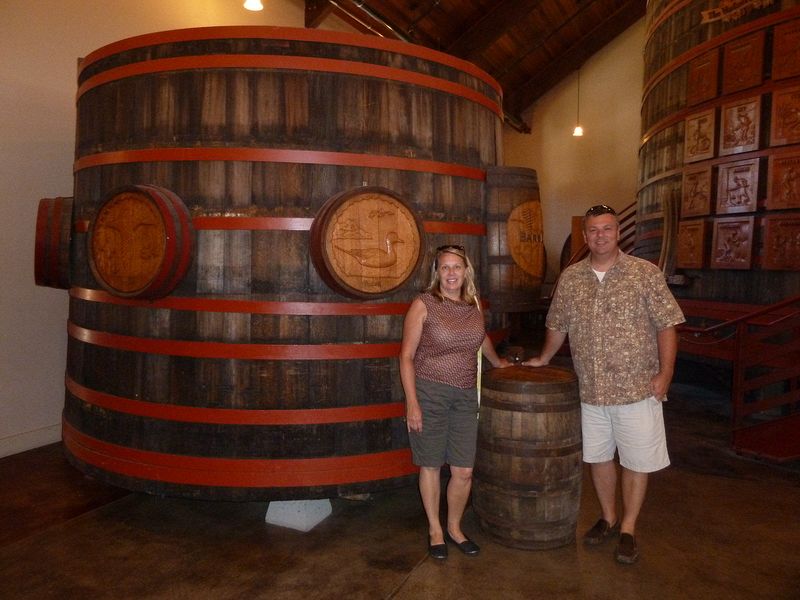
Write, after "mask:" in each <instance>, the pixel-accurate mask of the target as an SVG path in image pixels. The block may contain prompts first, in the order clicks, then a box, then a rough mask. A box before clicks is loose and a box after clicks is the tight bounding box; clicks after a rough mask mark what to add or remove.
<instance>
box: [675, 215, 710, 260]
mask: <svg viewBox="0 0 800 600" xmlns="http://www.w3.org/2000/svg"><path fill="white" fill-rule="evenodd" d="M707 230H708V227H707V226H706V222H705V221H703V220H699V219H695V220H692V221H681V224H680V226H679V228H678V257H677V262H676V266H677V267H679V268H681V269H702V268H703V267H704V266H705V245H706V231H707Z"/></svg>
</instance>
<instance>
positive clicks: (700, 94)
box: [686, 48, 719, 106]
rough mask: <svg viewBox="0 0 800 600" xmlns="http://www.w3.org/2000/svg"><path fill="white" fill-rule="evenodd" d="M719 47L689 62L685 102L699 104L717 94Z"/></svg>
mask: <svg viewBox="0 0 800 600" xmlns="http://www.w3.org/2000/svg"><path fill="white" fill-rule="evenodd" d="M718 78H719V48H714V49H713V50H710V51H709V52H706V53H705V54H703V55H702V56H698V57H697V58H695V59H694V60H693V61H691V62H690V63H689V80H688V83H687V86H686V104H687V105H689V106H691V105H693V104H700V103H701V102H705V101H706V100H711V99H712V98H714V97H716V95H717V80H718Z"/></svg>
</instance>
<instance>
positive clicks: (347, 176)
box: [63, 27, 502, 499]
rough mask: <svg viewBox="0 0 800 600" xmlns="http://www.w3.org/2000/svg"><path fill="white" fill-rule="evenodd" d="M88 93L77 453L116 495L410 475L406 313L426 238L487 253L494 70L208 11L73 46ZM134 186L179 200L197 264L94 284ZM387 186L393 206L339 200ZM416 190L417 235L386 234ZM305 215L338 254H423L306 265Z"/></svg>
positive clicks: (82, 98)
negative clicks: (111, 209) (183, 24)
mask: <svg viewBox="0 0 800 600" xmlns="http://www.w3.org/2000/svg"><path fill="white" fill-rule="evenodd" d="M78 85H79V87H78V97H77V119H78V122H77V128H76V131H77V139H76V162H75V166H74V170H75V190H74V197H75V219H76V220H77V222H78V223H79V224H80V226H79V227H78V228H77V232H76V234H75V237H76V239H75V243H74V248H75V250H74V258H73V261H74V264H73V270H74V274H75V276H74V279H73V281H72V288H71V302H70V320H69V329H68V333H69V348H68V363H67V378H66V380H67V393H66V403H65V409H64V424H63V431H64V440H65V445H66V448H67V451H68V453H69V456H70V459H71V460H72V461H73V462H74V463H75V464H76V465H77V466H78V467H79V468H81V469H83V470H84V471H86V472H88V473H90V474H92V475H94V476H96V477H99V478H101V479H104V480H106V481H109V482H111V483H115V484H117V485H121V486H123V487H127V488H130V489H135V490H142V491H146V492H152V493H158V494H173V495H183V496H190V497H201V498H210V499H292V498H316V497H331V496H336V495H339V494H345V495H346V494H354V493H364V492H370V491H375V490H380V489H384V488H388V487H394V486H398V485H403V484H407V483H409V482H411V481H412V480H413V478H414V476H415V475H416V469H415V467H414V465H413V464H412V463H411V459H410V451H409V449H408V440H407V434H406V428H405V425H404V423H403V421H402V416H403V414H404V405H403V394H402V389H401V386H400V378H399V372H398V366H397V354H398V350H399V344H400V339H401V337H402V321H403V315H404V314H405V311H406V309H407V307H408V305H409V303H410V301H411V300H412V299H413V297H414V295H415V294H416V293H417V291H418V290H419V289H420V288H421V287H422V286H423V284H424V283H425V280H426V279H427V273H426V272H425V271H426V270H425V269H424V268H421V267H420V266H418V265H420V264H421V263H422V262H427V261H425V259H426V258H427V256H425V255H424V254H425V249H426V248H428V247H435V246H437V245H440V244H443V243H458V244H463V245H464V246H465V247H466V248H467V250H468V252H469V253H470V255H471V256H472V257H474V258H475V260H476V262H477V263H478V265H477V268H478V269H479V270H480V269H481V266H482V265H481V264H480V263H481V258H480V257H481V248H482V245H483V240H484V236H485V231H486V227H485V224H484V221H483V217H484V208H483V184H484V179H485V169H486V167H487V166H488V165H492V164H494V163H495V162H496V161H497V156H498V150H497V147H496V139H497V137H496V135H495V132H496V131H497V129H498V128H499V126H500V125H501V122H502V121H501V116H502V109H501V92H500V88H499V86H498V85H497V83H496V82H494V81H493V80H492V79H491V78H490V77H488V76H487V75H486V74H485V73H483V72H482V71H480V70H478V69H476V68H475V67H474V66H473V65H471V64H470V63H467V62H464V61H461V60H459V59H456V58H454V57H451V56H448V55H445V54H442V53H439V52H435V51H431V50H428V49H425V48H421V47H417V46H413V45H410V44H405V43H401V42H395V41H389V40H383V39H380V38H376V37H372V36H360V35H350V34H342V33H335V32H326V31H319V30H305V29H302V30H301V29H283V28H274V27H215V28H202V29H188V30H179V31H168V32H162V33H156V34H148V35H144V36H140V37H136V38H131V39H126V40H122V41H120V42H116V43H113V44H110V45H109V46H106V47H104V48H101V49H99V50H97V51H95V52H93V53H91V54H90V55H89V56H87V57H86V58H85V59H83V60H82V61H81V65H80V71H79V75H78ZM130 186H151V187H147V188H146V189H148V190H151V189H153V186H154V187H155V188H158V189H159V190H165V192H164V193H165V194H166V195H167V196H168V197H169V195H174V196H175V197H177V198H179V199H180V200H181V201H182V203H183V204H184V205H185V206H186V209H187V211H188V214H189V218H190V224H191V230H193V231H194V241H195V243H194V244H193V245H192V248H191V257H190V260H189V264H188V267H187V268H186V270H185V273H184V274H183V276H182V277H180V278H175V277H173V275H172V273H171V272H169V273H168V272H167V271H166V270H165V269H164V268H158V269H156V274H157V275H158V273H160V274H161V275H163V277H158V278H160V279H164V280H168V281H170V282H173V281H174V282H175V283H176V285H175V287H174V289H172V291H171V292H169V294H168V295H166V296H164V297H161V298H153V296H154V295H156V294H152V293H149V292H148V293H147V294H145V295H146V296H148V297H147V298H145V297H142V296H140V295H139V294H138V293H134V294H128V293H126V292H125V290H124V289H122V287H124V286H122V285H113V283H114V282H113V281H112V282H111V283H112V285H108V281H106V282H105V283H106V285H102V283H101V282H100V281H99V280H98V276H99V275H100V274H99V272H98V271H97V269H96V268H94V269H93V268H92V266H91V262H92V260H93V259H96V258H97V257H96V256H95V257H92V256H91V254H92V246H91V245H90V244H88V240H87V237H88V236H87V232H89V231H92V230H93V228H95V227H96V226H97V223H98V220H99V219H101V217H102V214H101V213H102V206H103V202H104V199H105V198H107V197H108V195H109V194H112V193H113V191H114V190H118V189H130ZM376 189H380V190H384V191H385V192H386V198H390V199H394V200H397V204H396V205H395V204H392V203H391V201H387V203H388V204H386V203H384V204H381V205H380V206H377V207H374V210H363V211H362V210H361V208H360V205H358V206H355V207H354V206H353V205H352V204H351V205H348V206H347V207H345V208H347V209H348V210H350V209H352V210H351V212H346V214H343V215H342V214H339V213H336V214H334V213H332V212H329V211H327V210H326V209H325V208H324V207H326V206H328V207H330V206H331V204H329V202H330V201H331V200H332V199H335V198H341V197H342V194H345V196H346V197H348V198H353V197H356V196H358V194H359V193H360V192H362V191H369V190H376ZM401 206H402V207H403V209H404V210H405V211H406V212H405V213H404V215H405V216H404V218H405V224H406V225H408V229H406V230H401V229H397V228H396V227H399V221H394V222H393V224H392V227H393V228H390V229H385V230H383V229H381V227H384V226H386V223H387V219H389V217H386V218H384V217H385V216H386V215H387V214H388V213H389V212H391V211H393V210H395V209H397V210H398V211H400V207H401ZM398 214H399V213H398ZM389 220H391V219H389ZM330 223H332V225H331V227H325V226H324V225H326V224H330ZM412 223H414V224H417V225H419V227H416V228H412V227H411V225H412ZM314 224H317V225H319V227H318V229H320V230H321V231H322V232H323V233H322V234H321V236H320V237H319V238H318V242H319V245H318V247H319V248H324V249H325V251H326V252H327V254H328V256H329V257H330V256H333V257H334V258H337V257H338V258H342V257H343V256H344V255H345V254H347V253H348V252H349V253H350V254H349V256H351V257H352V260H356V259H355V255H354V252H355V251H356V250H358V251H362V250H364V251H366V250H379V249H380V248H382V247H383V248H384V249H385V248H386V241H387V240H389V241H391V243H395V242H396V241H397V240H395V239H394V237H393V236H392V235H390V233H396V234H397V235H398V238H403V241H404V243H405V245H404V246H403V248H404V252H405V251H407V250H408V251H410V253H409V255H408V257H407V258H408V260H406V262H404V263H403V264H404V268H403V269H402V270H396V271H392V270H391V269H390V267H389V266H388V265H387V264H384V263H381V262H378V263H375V264H373V263H371V262H368V263H364V264H361V265H360V267H359V268H360V269H361V270H360V271H359V272H358V273H357V274H356V275H354V274H353V270H352V269H353V268H354V264H355V263H353V262H352V260H351V259H347V260H350V261H351V262H346V261H345V263H342V264H339V263H335V264H334V263H327V264H326V263H325V262H324V260H323V261H322V262H320V263H315V261H314V260H312V255H313V254H314V252H313V251H312V250H313V249H312V245H313V244H312V241H311V229H312V225H314ZM373 224H377V225H373ZM387 227H388V226H387ZM412 229H413V230H414V231H412ZM185 231H189V230H188V229H186V230H184V229H181V232H185ZM326 232H330V235H329V236H327V234H326ZM412 233H413V235H412ZM356 238H357V239H358V241H357V242H356V241H355V240H356ZM181 247H182V246H181ZM101 250H102V248H101ZM176 251H177V246H176ZM101 256H102V254H101ZM170 264H173V263H170ZM359 264H360V263H359ZM96 266H97V265H95V267H96ZM339 267H341V268H339ZM326 269H327V271H326ZM382 269H386V270H382ZM335 276H338V277H339V279H338V280H337V279H336V278H335ZM111 279H112V280H113V277H112V278H111ZM376 281H377V282H379V283H380V285H378V286H377V287H374V286H373V283H374V282H376ZM134 291H135V290H134ZM120 292H122V293H120ZM159 294H160V292H159Z"/></svg>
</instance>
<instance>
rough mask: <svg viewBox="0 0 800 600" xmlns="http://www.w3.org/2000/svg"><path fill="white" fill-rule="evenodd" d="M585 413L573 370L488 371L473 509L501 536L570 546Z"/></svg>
mask: <svg viewBox="0 0 800 600" xmlns="http://www.w3.org/2000/svg"><path fill="white" fill-rule="evenodd" d="M581 448H582V445H581V418H580V399H579V397H578V381H577V378H576V376H575V373H574V372H573V371H572V370H571V369H567V368H564V367H554V366H547V367H541V368H537V369H534V368H530V367H509V368H506V369H494V370H491V371H489V372H488V373H485V374H484V375H483V378H482V385H481V408H480V424H479V427H478V451H477V455H476V459H475V471H474V474H473V488H472V507H473V510H474V511H475V514H476V515H477V516H478V520H479V522H480V524H481V527H482V528H483V530H484V531H485V532H486V533H487V534H488V535H489V536H490V537H491V538H492V539H494V540H495V541H497V542H499V543H501V544H504V545H506V546H512V547H515V548H523V549H526V550H543V549H548V548H556V547H559V546H564V545H566V544H570V543H572V542H573V541H574V540H575V527H576V525H577V520H578V509H579V505H580V496H581V477H582V468H581V456H582V455H581Z"/></svg>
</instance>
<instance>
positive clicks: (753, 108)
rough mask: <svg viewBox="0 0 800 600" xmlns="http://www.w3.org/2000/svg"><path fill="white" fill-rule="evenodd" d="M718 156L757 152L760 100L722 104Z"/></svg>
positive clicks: (749, 99) (750, 99)
mask: <svg viewBox="0 0 800 600" xmlns="http://www.w3.org/2000/svg"><path fill="white" fill-rule="evenodd" d="M720 120H721V122H722V126H721V127H720V131H719V154H720V156H724V155H726V154H736V153H738V152H750V151H751V150H758V140H759V132H760V125H761V98H760V97H755V98H746V99H744V100H739V101H737V102H731V103H729V104H724V105H723V106H722V109H721V113H720Z"/></svg>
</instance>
